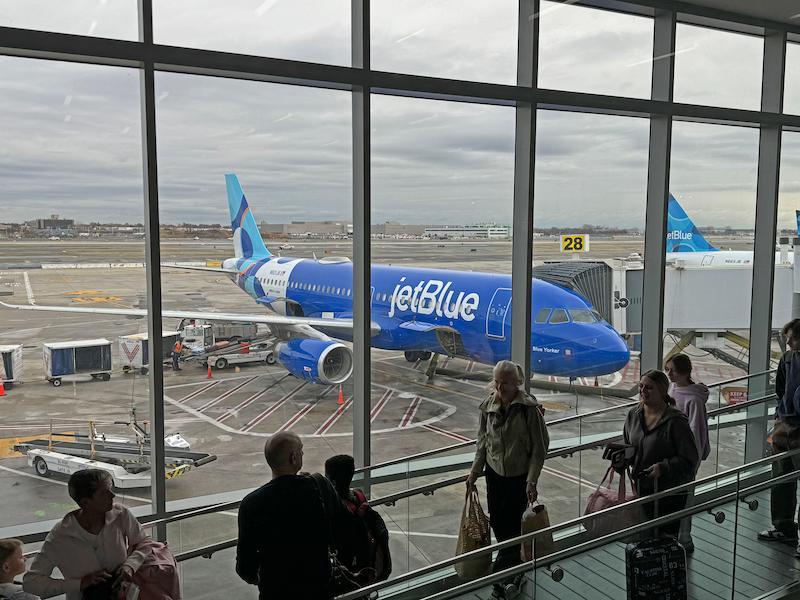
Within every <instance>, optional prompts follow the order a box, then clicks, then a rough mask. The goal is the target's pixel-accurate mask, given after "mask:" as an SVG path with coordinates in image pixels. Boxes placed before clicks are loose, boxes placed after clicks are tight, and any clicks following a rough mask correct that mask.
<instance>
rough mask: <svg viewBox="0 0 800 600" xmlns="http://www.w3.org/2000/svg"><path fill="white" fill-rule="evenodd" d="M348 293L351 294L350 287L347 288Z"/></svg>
mask: <svg viewBox="0 0 800 600" xmlns="http://www.w3.org/2000/svg"><path fill="white" fill-rule="evenodd" d="M347 295H348V296H349V295H350V288H347Z"/></svg>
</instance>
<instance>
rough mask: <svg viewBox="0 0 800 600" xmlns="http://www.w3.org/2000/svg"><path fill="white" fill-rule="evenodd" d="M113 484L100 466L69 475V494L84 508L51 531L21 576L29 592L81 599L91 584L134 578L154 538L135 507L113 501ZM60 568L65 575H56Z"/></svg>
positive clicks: (68, 514) (75, 599)
mask: <svg viewBox="0 0 800 600" xmlns="http://www.w3.org/2000/svg"><path fill="white" fill-rule="evenodd" d="M111 486H112V481H111V476H110V475H109V474H108V473H106V472H105V471H101V470H100V469H86V470H84V471H78V472H77V473H73V474H72V475H71V476H70V478H69V484H68V490H69V495H70V497H72V499H73V500H75V502H76V503H77V504H78V506H79V508H78V509H77V510H74V511H72V512H70V513H67V515H66V516H65V517H64V518H63V519H62V520H61V521H59V522H58V523H56V524H55V525H54V526H53V528H52V529H51V530H50V533H49V534H48V535H47V538H46V539H45V541H44V544H43V545H42V548H41V550H39V552H38V554H37V555H36V558H34V560H33V564H31V568H30V570H29V571H28V572H27V573H26V574H25V577H24V578H23V580H22V587H23V589H24V590H25V591H26V592H28V593H31V594H36V595H37V596H41V597H42V598H50V597H52V596H58V595H59V594H65V595H66V600H81V598H82V597H83V596H84V593H85V591H86V589H87V588H89V587H90V586H94V585H97V584H102V583H103V582H111V581H112V580H114V579H117V580H119V581H121V582H124V581H132V580H133V577H134V574H135V573H136V571H138V570H139V568H140V567H141V566H142V565H143V564H144V562H145V560H146V559H147V558H149V556H150V554H151V552H152V540H151V539H150V537H149V536H148V535H147V534H146V533H145V532H144V530H142V527H141V525H140V524H139V522H138V521H137V520H136V517H134V516H133V513H131V511H129V510H128V509H127V508H125V507H124V506H122V505H121V504H116V503H114V492H113V491H111ZM56 568H57V569H58V570H59V571H60V572H61V575H62V576H63V577H59V578H56V577H53V571H54V570H55V569H56Z"/></svg>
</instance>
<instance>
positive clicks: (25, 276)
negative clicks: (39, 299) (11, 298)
mask: <svg viewBox="0 0 800 600" xmlns="http://www.w3.org/2000/svg"><path fill="white" fill-rule="evenodd" d="M22 278H23V279H24V280H25V292H26V293H27V294H28V304H36V300H34V299H33V286H32V285H31V278H30V277H28V272H27V271H23V272H22Z"/></svg>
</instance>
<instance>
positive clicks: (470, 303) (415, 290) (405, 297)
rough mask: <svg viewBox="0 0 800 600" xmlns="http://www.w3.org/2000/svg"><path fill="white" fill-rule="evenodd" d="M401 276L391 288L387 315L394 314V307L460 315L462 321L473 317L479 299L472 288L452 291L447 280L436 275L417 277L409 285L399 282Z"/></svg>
mask: <svg viewBox="0 0 800 600" xmlns="http://www.w3.org/2000/svg"><path fill="white" fill-rule="evenodd" d="M405 280H406V278H405V277H403V278H401V279H400V283H398V284H397V285H396V286H395V288H394V292H392V300H391V305H390V306H389V316H390V317H393V316H394V314H395V311H397V312H406V311H407V310H410V311H411V312H413V313H416V314H418V315H432V314H436V316H437V317H442V316H443V317H446V318H448V319H459V318H460V319H463V320H464V321H472V320H473V319H474V318H475V314H474V313H475V311H477V310H478V304H479V303H480V300H481V299H480V296H478V294H476V293H475V292H470V293H469V294H466V293H465V292H457V293H456V292H455V291H454V290H451V289H450V286H451V285H453V283H452V282H451V281H448V282H447V283H444V282H443V281H439V280H438V279H430V280H429V281H427V282H425V281H420V282H419V283H418V284H417V285H415V286H414V287H412V286H411V285H410V284H406V285H403V282H404V281H405Z"/></svg>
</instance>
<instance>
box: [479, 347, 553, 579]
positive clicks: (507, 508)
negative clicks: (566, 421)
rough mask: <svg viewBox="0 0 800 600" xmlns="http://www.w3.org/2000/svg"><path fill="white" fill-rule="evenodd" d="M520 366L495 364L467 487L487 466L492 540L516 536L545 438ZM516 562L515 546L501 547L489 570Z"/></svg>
mask: <svg viewBox="0 0 800 600" xmlns="http://www.w3.org/2000/svg"><path fill="white" fill-rule="evenodd" d="M524 382H525V376H524V374H523V371H522V368H521V367H520V366H519V365H518V364H516V363H513V362H511V361H510V360H501V361H500V362H499V363H497V364H496V365H495V367H494V382H493V391H492V393H491V394H490V396H489V397H488V398H487V399H486V400H484V401H483V402H482V403H481V405H480V407H479V408H480V423H479V426H478V439H477V445H476V451H475V460H474V461H473V463H472V470H471V471H470V474H469V477H467V491H468V492H469V491H470V490H471V489H472V488H473V487H474V485H475V481H476V480H477V479H478V477H479V476H480V474H481V471H483V470H484V468H485V470H486V495H487V497H488V508H489V524H490V525H491V527H492V531H494V536H495V538H496V539H497V541H503V540H507V539H510V538H513V537H517V536H519V535H520V532H521V526H520V524H521V520H522V513H523V512H525V508H526V507H527V505H528V502H531V503H532V502H535V501H536V498H537V497H538V496H539V492H538V490H537V489H536V483H537V481H538V480H539V474H540V473H541V472H542V467H543V466H544V459H545V455H546V454H547V447H548V445H549V443H550V438H549V436H548V434H547V426H546V425H545V422H544V417H543V416H542V413H543V410H542V409H541V407H540V405H539V403H538V402H537V401H536V398H534V397H533V396H530V395H528V394H526V393H525V390H524V389H523V388H522V387H521V386H522V384H523V383H524ZM519 563H520V553H519V547H518V546H511V547H509V548H504V549H502V550H500V552H499V553H498V556H497V561H496V562H495V564H494V568H493V571H494V572H497V571H502V570H504V569H508V568H510V567H512V566H514V565H516V564H519Z"/></svg>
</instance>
